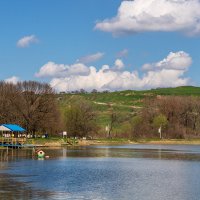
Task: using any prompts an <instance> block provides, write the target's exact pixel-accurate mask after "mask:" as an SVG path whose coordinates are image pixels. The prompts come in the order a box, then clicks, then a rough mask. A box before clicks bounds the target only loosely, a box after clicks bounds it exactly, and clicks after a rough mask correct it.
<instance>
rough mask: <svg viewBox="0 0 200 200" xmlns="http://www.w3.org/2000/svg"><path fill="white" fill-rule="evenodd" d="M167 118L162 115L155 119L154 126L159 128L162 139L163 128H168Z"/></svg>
mask: <svg viewBox="0 0 200 200" xmlns="http://www.w3.org/2000/svg"><path fill="white" fill-rule="evenodd" d="M167 123H168V121H167V118H166V116H165V115H163V114H160V115H158V116H156V117H154V119H153V126H154V127H156V128H158V132H159V133H160V138H162V128H165V127H166V126H167Z"/></svg>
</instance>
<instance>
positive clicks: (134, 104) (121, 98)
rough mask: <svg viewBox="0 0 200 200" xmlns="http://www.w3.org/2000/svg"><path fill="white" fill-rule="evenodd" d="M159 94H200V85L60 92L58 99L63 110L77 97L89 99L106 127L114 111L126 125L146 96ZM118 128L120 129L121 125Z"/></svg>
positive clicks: (140, 106)
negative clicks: (75, 92) (138, 89)
mask: <svg viewBox="0 0 200 200" xmlns="http://www.w3.org/2000/svg"><path fill="white" fill-rule="evenodd" d="M157 95H175V96H200V87H193V86H183V87H177V88H158V89H152V90H144V91H133V90H127V91H118V92H109V93H106V92H102V93H79V94H58V98H57V99H58V101H59V105H60V108H61V110H62V111H64V110H65V108H66V106H67V105H68V104H69V103H70V102H73V101H74V99H75V98H83V99H85V100H88V101H89V102H91V104H92V105H93V106H94V108H95V110H96V112H97V114H98V124H99V125H100V126H101V127H105V126H106V125H107V124H108V123H109V121H110V115H111V113H112V112H115V113H117V114H118V116H119V118H122V119H121V121H123V124H124V126H126V119H130V117H132V116H133V115H134V113H136V112H138V111H139V109H141V108H142V106H143V100H144V98H146V97H156V96H157ZM117 128H118V129H120V127H117ZM122 128H123V127H122ZM118 131H120V130H118Z"/></svg>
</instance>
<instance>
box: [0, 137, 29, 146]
mask: <svg viewBox="0 0 200 200" xmlns="http://www.w3.org/2000/svg"><path fill="white" fill-rule="evenodd" d="M25 143H26V138H6V137H1V138H0V147H8V148H22V147H23V146H24V144H25Z"/></svg>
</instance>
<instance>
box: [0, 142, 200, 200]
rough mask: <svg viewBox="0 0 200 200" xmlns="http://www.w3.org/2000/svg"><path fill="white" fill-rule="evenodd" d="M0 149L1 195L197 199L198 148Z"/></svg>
mask: <svg viewBox="0 0 200 200" xmlns="http://www.w3.org/2000/svg"><path fill="white" fill-rule="evenodd" d="M44 151H45V153H46V155H49V156H50V159H48V160H43V161H42V160H37V159H35V157H33V156H32V150H31V149H28V150H25V149H21V150H9V156H7V153H6V150H0V159H1V162H0V172H1V173H0V199H84V200H86V199H102V200H103V199H105V200H110V199H111V200H112V199H116V200H121V199H125V200H126V199H127V200H129V199H134V200H135V199H138V200H143V199H145V200H148V199H149V200H150V199H151V200H152V199H153V200H154V199H155V200H160V199H166V200H168V199H169V200H171V199H172V200H189V199H198V200H199V199H200V190H199V188H200V173H199V171H200V162H199V161H200V147H199V146H189V145H179V146H176V145H126V146H89V147H76V148H75V147H74V148H58V149H44Z"/></svg>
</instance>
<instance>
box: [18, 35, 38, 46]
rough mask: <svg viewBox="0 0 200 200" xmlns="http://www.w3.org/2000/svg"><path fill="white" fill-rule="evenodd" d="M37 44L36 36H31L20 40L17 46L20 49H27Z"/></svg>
mask: <svg viewBox="0 0 200 200" xmlns="http://www.w3.org/2000/svg"><path fill="white" fill-rule="evenodd" d="M37 42H38V39H37V37H36V36H35V35H29V36H25V37H23V38H21V39H19V40H18V42H17V46H18V47H20V48H26V47H29V46H30V44H33V43H37Z"/></svg>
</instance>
